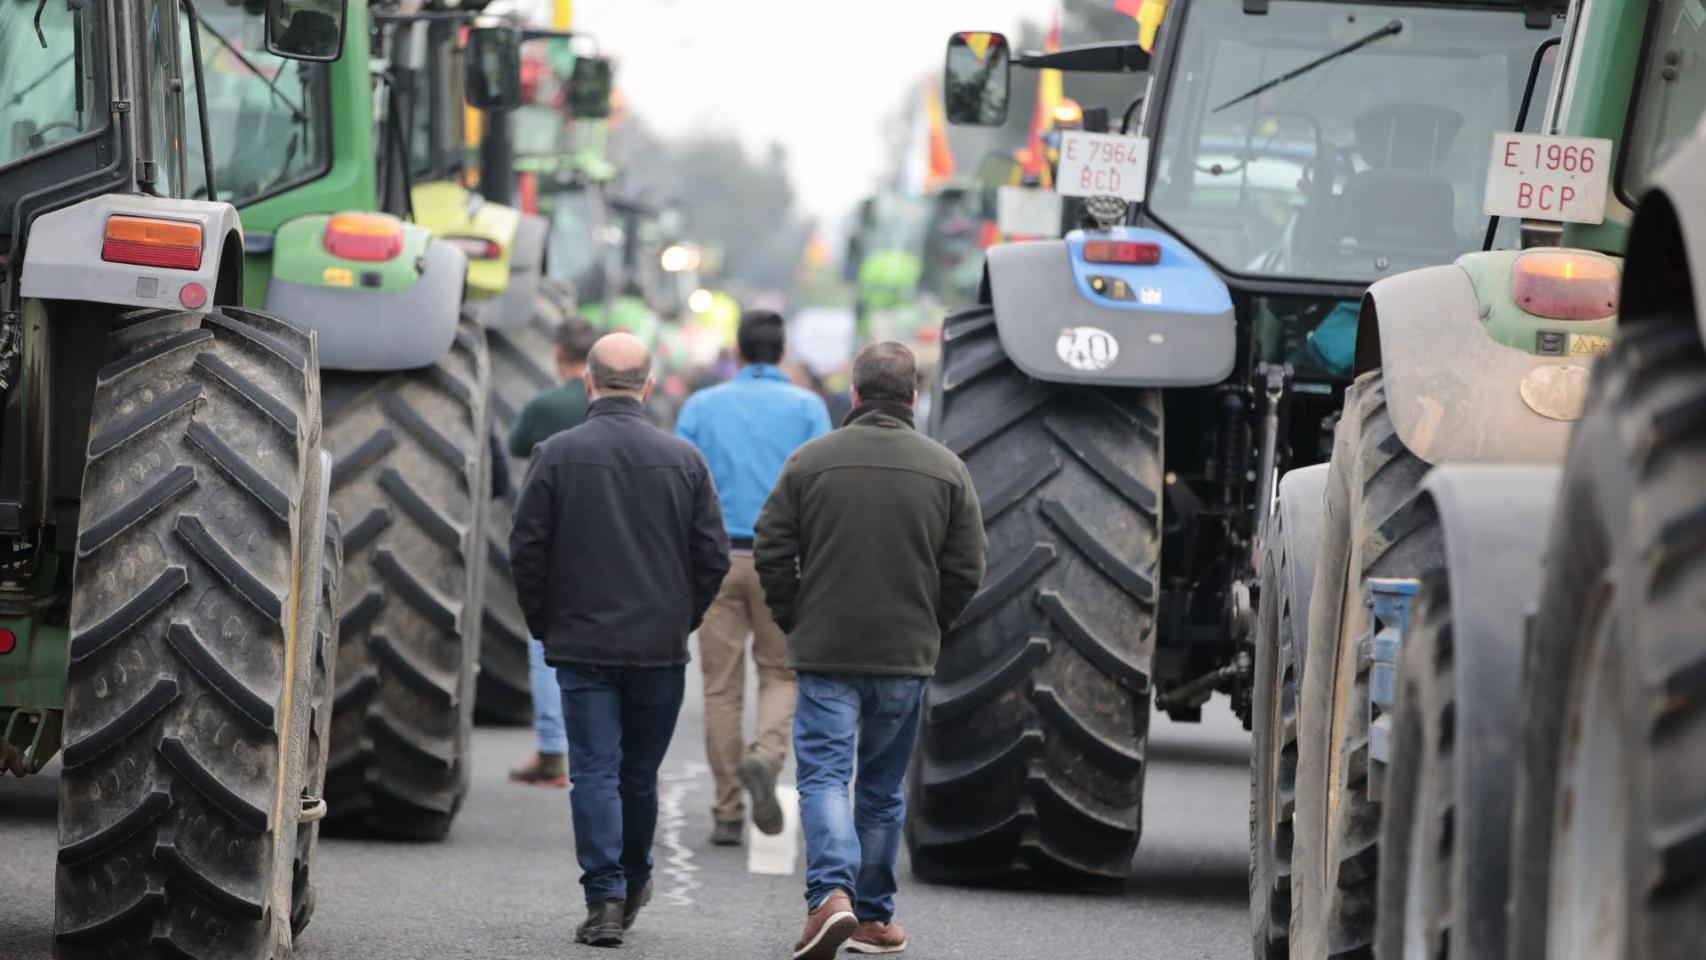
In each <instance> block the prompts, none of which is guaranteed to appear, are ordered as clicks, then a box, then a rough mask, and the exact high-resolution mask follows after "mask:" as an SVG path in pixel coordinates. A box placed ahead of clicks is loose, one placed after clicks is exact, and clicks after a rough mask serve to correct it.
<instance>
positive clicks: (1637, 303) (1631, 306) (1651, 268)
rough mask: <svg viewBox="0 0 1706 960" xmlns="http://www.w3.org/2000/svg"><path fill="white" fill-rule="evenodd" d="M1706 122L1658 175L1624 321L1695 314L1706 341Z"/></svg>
mask: <svg viewBox="0 0 1706 960" xmlns="http://www.w3.org/2000/svg"><path fill="white" fill-rule="evenodd" d="M1701 170H1706V117H1703V118H1702V121H1701V126H1700V130H1699V131H1697V132H1696V134H1695V136H1694V138H1693V139H1692V140H1690V141H1688V142H1687V143H1686V144H1685V145H1683V146H1682V147H1680V148H1679V149H1678V150H1677V151H1676V153H1675V154H1674V155H1672V156H1671V158H1670V159H1669V160H1668V161H1666V162H1665V164H1664V165H1663V166H1661V167H1660V168H1659V170H1658V173H1657V174H1655V175H1654V177H1653V182H1652V189H1651V190H1650V191H1649V192H1648V193H1647V195H1646V197H1645V198H1643V199H1642V201H1641V208H1640V211H1639V213H1638V214H1637V215H1636V217H1635V223H1634V226H1633V227H1631V228H1630V231H1629V250H1628V258H1627V260H1626V261H1625V265H1624V276H1623V315H1624V316H1627V317H1639V318H1642V319H1651V318H1653V317H1661V316H1672V317H1686V316H1688V315H1689V314H1693V316H1694V319H1695V322H1696V323H1698V324H1699V325H1700V336H1701V338H1702V339H1706V177H1702V176H1701V175H1700V171H1701Z"/></svg>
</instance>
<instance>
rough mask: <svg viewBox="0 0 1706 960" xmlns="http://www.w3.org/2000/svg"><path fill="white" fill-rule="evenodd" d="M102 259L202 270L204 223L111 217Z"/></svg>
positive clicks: (172, 268)
mask: <svg viewBox="0 0 1706 960" xmlns="http://www.w3.org/2000/svg"><path fill="white" fill-rule="evenodd" d="M101 259H102V260H105V261H107V262H108V263H134V264H136V265H138V266H144V267H166V268H168V269H171V270H199V269H201V224H199V223H189V222H186V221H183V220H156V219H154V218H153V217H124V216H111V217H108V218H107V231H106V239H105V241H104V242H103V243H102V244H101Z"/></svg>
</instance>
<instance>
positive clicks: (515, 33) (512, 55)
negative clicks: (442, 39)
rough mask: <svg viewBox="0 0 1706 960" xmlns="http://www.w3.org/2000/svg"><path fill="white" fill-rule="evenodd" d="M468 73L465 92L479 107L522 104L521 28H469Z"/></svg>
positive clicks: (494, 108)
mask: <svg viewBox="0 0 1706 960" xmlns="http://www.w3.org/2000/svg"><path fill="white" fill-rule="evenodd" d="M467 64H468V68H467V69H468V74H467V82H466V85H465V86H466V91H465V93H464V96H466V97H467V98H468V105H469V106H471V107H473V108H474V109H476V110H487V111H505V110H514V109H515V108H516V107H519V106H521V31H520V30H517V29H515V28H514V27H475V28H474V29H472V30H469V31H468V53H467Z"/></svg>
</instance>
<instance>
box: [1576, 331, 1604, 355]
mask: <svg viewBox="0 0 1706 960" xmlns="http://www.w3.org/2000/svg"><path fill="white" fill-rule="evenodd" d="M1610 351H1611V338H1610V337H1603V336H1599V335H1597V334H1592V333H1572V334H1570V356H1572V357H1597V356H1599V355H1600V354H1602V353H1609V352H1610Z"/></svg>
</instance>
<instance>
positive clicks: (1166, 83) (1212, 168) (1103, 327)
mask: <svg viewBox="0 0 1706 960" xmlns="http://www.w3.org/2000/svg"><path fill="white" fill-rule="evenodd" d="M1562 13H1563V10H1562V4H1560V3H1554V2H1538V0H1530V2H1508V3H1495V2H1463V3H1412V2H1399V0H1392V2H1381V3H1335V2H1317V0H1175V2H1173V3H1172V4H1170V6H1169V8H1168V11H1167V18H1166V21H1165V22H1164V23H1163V25H1162V27H1161V34H1160V37H1159V39H1158V41H1157V44H1156V46H1155V50H1156V51H1157V52H1156V54H1155V55H1154V56H1153V57H1151V55H1150V54H1149V53H1148V52H1147V51H1145V50H1144V49H1143V48H1142V47H1141V46H1139V45H1138V44H1135V43H1105V44H1093V45H1088V46H1083V47H1073V48H1068V49H1064V50H1060V51H1057V52H1051V53H1041V54H1033V53H1025V54H1014V53H1013V52H1011V51H1009V50H1008V48H1007V45H1006V41H1005V38H1003V37H1000V36H999V35H996V34H987V33H964V34H958V35H956V36H954V37H952V38H950V41H949V49H948V58H947V71H946V77H945V97H944V100H945V104H946V108H947V112H948V114H949V117H950V119H951V120H953V121H954V122H957V123H966V122H970V123H978V124H985V125H991V124H998V123H1000V122H1002V120H1003V119H1004V118H1005V113H1006V105H1007V103H1006V101H1007V91H1008V86H1009V71H1010V66H1011V65H1012V64H1013V63H1015V62H1016V63H1018V64H1019V65H1021V66H1028V67H1037V68H1052V69H1061V70H1069V71H1090V72H1109V73H1139V72H1147V82H1146V83H1145V84H1143V85H1142V88H1141V89H1140V88H1139V85H1138V84H1133V90H1132V95H1133V97H1134V98H1137V97H1140V96H1141V97H1142V98H1143V100H1142V102H1141V103H1137V102H1135V100H1134V102H1133V103H1131V104H1129V105H1120V104H1113V105H1109V106H1110V107H1111V108H1112V109H1086V110H1085V111H1084V115H1085V123H1084V129H1082V130H1071V131H1065V132H1063V133H1062V140H1061V147H1060V150H1061V156H1062V160H1061V169H1060V172H1059V176H1058V177H1057V180H1056V183H1057V190H1058V191H1059V192H1062V193H1064V194H1067V195H1078V196H1079V197H1080V199H1081V200H1082V203H1081V206H1080V209H1081V210H1082V212H1083V216H1084V217H1085V219H1087V220H1089V221H1090V222H1091V223H1092V224H1093V226H1091V227H1088V228H1086V229H1083V230H1074V231H1072V232H1070V233H1068V234H1067V235H1066V237H1064V238H1063V239H1053V240H1041V241H1035V242H1025V243H1010V244H1000V245H997V246H994V247H991V248H990V250H989V253H988V257H987V261H986V264H985V272H984V278H983V281H982V283H981V285H980V286H981V289H980V295H979V300H980V301H981V303H980V305H979V306H977V307H975V308H973V309H970V310H967V311H965V312H962V313H959V314H956V315H954V316H951V317H949V318H948V320H947V321H946V322H945V324H944V325H943V332H942V354H941V363H940V370H939V375H938V377H937V379H936V386H935V394H936V395H935V398H934V401H933V403H932V408H931V411H930V416H929V430H930V431H931V433H932V435H933V436H935V437H936V438H938V439H939V440H941V441H942V442H943V443H945V444H947V445H948V446H949V447H950V448H951V449H953V450H954V451H955V452H956V453H958V454H959V455H960V456H961V457H962V458H964V459H965V461H966V463H967V466H968V467H969V468H970V471H971V475H972V478H973V480H974V482H975V483H976V484H977V489H978V493H979V496H980V498H981V499H982V502H983V504H984V516H985V523H986V527H987V530H988V535H989V567H990V572H989V575H988V576H987V578H986V581H985V583H984V586H983V588H982V590H981V592H980V593H979V595H978V596H977V598H975V599H974V600H973V601H972V603H971V605H970V606H969V608H968V609H967V611H966V613H965V614H964V616H962V618H961V620H960V621H959V622H958V623H957V624H955V625H954V627H953V628H952V629H951V630H949V631H948V633H947V634H946V636H945V637H944V638H943V644H942V653H941V661H940V664H939V667H938V672H937V675H936V677H935V678H934V679H933V680H932V682H931V686H930V690H929V693H928V695H927V701H926V710H925V722H924V725H923V731H922V734H921V737H920V745H919V749H918V751H917V754H916V755H915V759H914V764H915V766H914V769H913V771H912V776H911V777H910V778H909V790H910V794H909V798H908V799H909V802H908V805H907V806H908V825H907V838H908V843H909V847H910V850H911V854H912V863H913V867H914V869H915V870H916V871H917V872H918V873H919V874H920V875H922V876H924V877H926V878H941V879H949V880H953V879H966V880H983V881H987V880H992V879H1010V878H1022V879H1031V880H1034V881H1036V882H1045V883H1059V882H1069V883H1070V882H1080V883H1082V882H1089V883H1098V882H1099V883H1111V882H1119V881H1121V880H1123V879H1124V878H1125V877H1126V875H1127V873H1128V871H1129V869H1130V865H1131V858H1132V854H1133V852H1134V851H1135V849H1136V847H1137V844H1138V839H1139V836H1140V833H1141V830H1142V795H1143V783H1144V775H1145V771H1146V769H1147V766H1148V764H1147V756H1146V753H1145V744H1146V742H1147V738H1148V731H1149V725H1150V715H1151V709H1152V708H1153V709H1154V710H1156V711H1160V712H1164V713H1166V714H1167V715H1168V716H1170V717H1172V718H1173V719H1175V720H1183V721H1193V720H1197V719H1199V718H1200V716H1201V711H1202V708H1203V706H1204V704H1205V703H1206V702H1207V701H1208V700H1209V699H1210V697H1211V696H1213V695H1214V694H1215V693H1216V692H1221V693H1225V694H1227V695H1228V696H1229V697H1230V698H1231V704H1232V707H1233V709H1234V711H1235V712H1236V713H1237V714H1238V715H1239V716H1240V717H1241V718H1242V719H1244V721H1245V722H1246V723H1247V724H1248V723H1249V722H1250V720H1251V712H1252V706H1253V693H1254V689H1253V687H1254V665H1255V664H1254V655H1255V650H1254V647H1253V644H1252V636H1251V633H1252V630H1251V626H1252V622H1253V621H1254V619H1255V613H1256V610H1255V601H1256V600H1257V598H1258V597H1259V588H1260V586H1261V584H1260V581H1259V578H1258V571H1257V559H1258V555H1259V554H1258V544H1257V533H1258V531H1259V529H1260V528H1261V524H1262V521H1263V519H1264V518H1265V517H1266V516H1267V514H1268V512H1269V511H1268V504H1269V502H1270V501H1271V500H1272V498H1273V490H1274V483H1275V478H1276V477H1277V476H1278V474H1279V473H1280V472H1282V471H1285V470H1289V469H1292V468H1294V467H1299V466H1304V465H1307V464H1310V463H1314V462H1318V461H1320V460H1322V459H1325V458H1326V457H1327V455H1328V454H1329V452H1330V451H1329V446H1328V443H1327V442H1326V441H1325V438H1326V437H1327V436H1329V435H1330V427H1331V424H1332V423H1333V420H1334V418H1336V417H1337V415H1338V413H1339V408H1340V404H1341V398H1342V396H1343V393H1344V390H1345V387H1346V385H1347V382H1348V381H1349V380H1350V374H1351V371H1352V366H1353V364H1352V359H1353V358H1352V357H1351V353H1352V352H1353V351H1352V350H1351V349H1350V344H1351V340H1352V337H1353V336H1354V331H1355V326H1356V316H1357V312H1356V305H1357V303H1358V302H1359V301H1360V300H1361V298H1362V295H1363V292H1364V290H1365V289H1366V288H1367V286H1368V285H1369V284H1370V283H1372V282H1374V281H1376V280H1378V279H1380V278H1382V277H1385V276H1389V275H1393V274H1396V273H1399V272H1402V271H1403V270H1406V269H1411V268H1415V267H1421V266H1428V265H1437V264H1449V263H1451V262H1452V261H1453V260H1455V259H1456V258H1457V257H1458V256H1460V255H1462V254H1463V253H1466V252H1469V251H1471V250H1474V249H1477V248H1479V247H1480V246H1481V245H1482V240H1483V235H1484V233H1485V229H1486V221H1485V218H1484V217H1483V216H1482V213H1481V199H1482V198H1481V195H1480V194H1481V191H1482V189H1483V182H1484V180H1485V174H1486V166H1487V157H1488V153H1487V144H1488V141H1489V138H1490V137H1491V136H1492V135H1493V133H1494V132H1495V131H1498V130H1503V129H1507V128H1508V125H1509V124H1510V123H1511V119H1512V118H1513V117H1514V116H1515V115H1516V113H1517V105H1518V100H1519V99H1520V97H1521V95H1522V91H1523V89H1524V85H1525V81H1526V79H1527V76H1528V74H1529V70H1530V65H1531V63H1532V61H1533V59H1534V56H1535V51H1536V48H1537V46H1538V45H1539V44H1541V43H1542V42H1543V41H1545V40H1546V39H1547V37H1548V36H1549V35H1551V34H1554V33H1556V32H1557V30H1558V29H1559V27H1560V25H1561V17H1562ZM1122 106H1123V107H1125V109H1124V110H1123V111H1122V110H1120V109H1119V108H1120V107H1122ZM1121 116H1124V117H1128V118H1134V117H1139V116H1140V117H1141V119H1139V120H1137V121H1136V123H1135V126H1134V127H1133V128H1132V129H1131V130H1122V131H1120V132H1119V133H1115V132H1112V131H1110V130H1108V121H1109V118H1110V117H1113V118H1118V117H1121ZM1133 132H1136V133H1140V134H1141V136H1139V137H1133V136H1129V135H1128V136H1120V133H1127V134H1129V133H1133ZM1507 231H1508V232H1511V233H1514V229H1512V228H1510V227H1508V226H1507Z"/></svg>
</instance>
